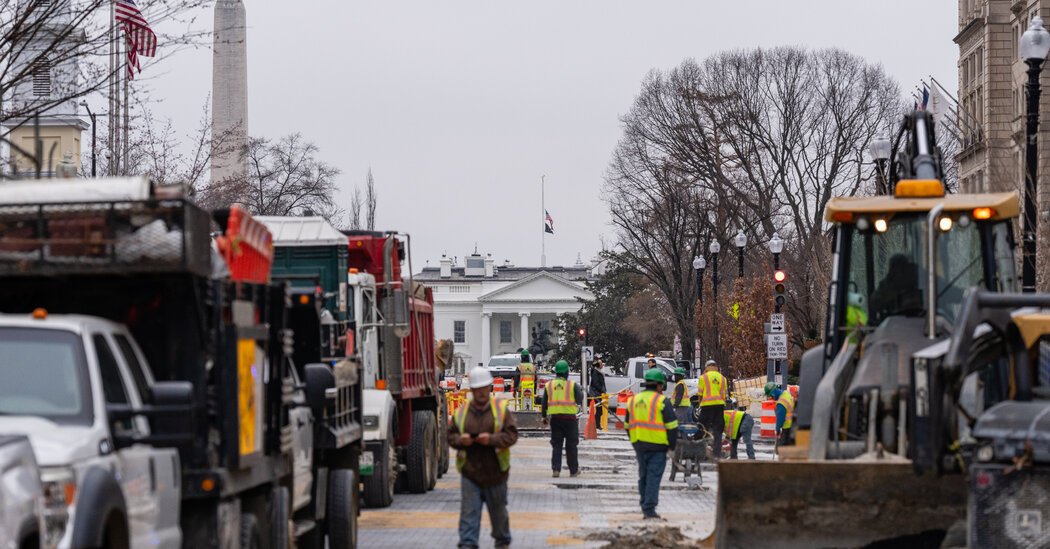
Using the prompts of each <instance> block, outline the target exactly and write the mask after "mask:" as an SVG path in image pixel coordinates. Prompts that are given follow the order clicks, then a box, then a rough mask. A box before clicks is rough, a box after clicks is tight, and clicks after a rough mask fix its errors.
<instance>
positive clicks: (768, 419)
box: [758, 400, 777, 438]
mask: <svg viewBox="0 0 1050 549" xmlns="http://www.w3.org/2000/svg"><path fill="white" fill-rule="evenodd" d="M758 436H759V437H761V438H776V437H777V403H776V401H775V400H766V401H764V402H762V428H761V430H760V431H759V433H758Z"/></svg>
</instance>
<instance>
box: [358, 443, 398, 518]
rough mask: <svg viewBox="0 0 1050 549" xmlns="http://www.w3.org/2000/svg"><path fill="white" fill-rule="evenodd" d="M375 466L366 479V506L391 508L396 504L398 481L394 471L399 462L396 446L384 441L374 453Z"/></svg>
mask: <svg viewBox="0 0 1050 549" xmlns="http://www.w3.org/2000/svg"><path fill="white" fill-rule="evenodd" d="M391 433H393V431H391ZM374 464H375V466H374V467H373V469H372V474H371V475H370V476H367V477H365V505H366V506H367V507H371V508H376V507H389V506H390V504H391V503H393V502H394V482H395V481H396V480H397V473H396V472H395V471H394V467H395V466H396V465H397V460H396V459H394V445H393V444H392V443H391V442H390V441H389V440H384V441H383V443H382V445H381V446H380V447H379V450H377V451H376V452H375V453H374Z"/></svg>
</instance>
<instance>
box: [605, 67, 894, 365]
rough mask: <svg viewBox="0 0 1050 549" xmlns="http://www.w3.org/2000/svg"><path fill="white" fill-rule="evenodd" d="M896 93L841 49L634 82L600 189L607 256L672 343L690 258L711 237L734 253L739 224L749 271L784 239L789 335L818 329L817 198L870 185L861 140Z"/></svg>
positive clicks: (885, 121)
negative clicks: (611, 240) (615, 241)
mask: <svg viewBox="0 0 1050 549" xmlns="http://www.w3.org/2000/svg"><path fill="white" fill-rule="evenodd" d="M899 96H900V93H899V89H898V87H897V85H896V84H895V83H894V82H893V81H892V80H891V79H890V78H889V77H887V76H886V75H885V73H884V71H883V70H882V68H881V67H879V66H876V65H872V64H870V63H867V62H865V61H864V60H863V59H860V58H858V57H856V56H853V55H850V54H848V53H845V52H842V51H839V50H820V51H806V50H803V49H799V48H778V49H774V50H761V49H759V50H752V51H736V52H726V53H721V54H717V55H714V56H712V57H710V58H708V59H707V60H705V61H703V62H702V63H697V62H695V61H692V60H686V61H685V62H683V63H682V64H681V65H679V66H678V67H675V68H674V69H672V70H669V71H666V72H661V71H652V72H650V73H649V74H648V75H647V76H646V78H645V80H644V81H643V82H642V87H641V92H640V93H639V95H638V96H637V97H636V99H635V102H634V104H633V106H632V108H631V110H630V112H629V113H628V114H627V115H625V116H624V117H623V120H622V124H623V137H622V138H621V141H620V143H619V144H618V146H617V148H616V151H615V153H614V155H613V160H612V162H611V163H610V168H609V171H608V173H607V175H606V195H607V197H608V198H607V200H608V202H609V205H610V210H611V213H612V217H613V225H614V226H615V227H616V228H617V235H618V237H619V247H620V252H619V253H620V254H621V255H624V256H625V257H626V258H627V259H628V264H629V265H633V266H634V268H635V269H637V271H638V272H639V273H640V274H643V275H644V276H646V278H648V279H649V280H650V281H652V283H653V284H654V285H655V286H656V287H657V288H659V289H660V291H662V292H663V293H664V295H665V297H666V299H667V302H668V305H669V307H670V308H671V310H672V312H673V313H674V316H675V319H676V323H677V324H678V326H679V330H680V333H681V335H682V338H683V340H684V341H692V338H693V336H694V334H695V333H696V329H697V323H696V322H694V317H695V315H696V314H697V312H696V309H695V308H694V307H693V304H694V302H695V299H696V298H695V281H694V272H693V270H692V267H691V265H690V263H691V261H692V257H693V255H694V254H704V253H705V251H706V249H707V244H708V243H710V242H711V241H712V240H717V241H720V243H722V244H723V248H724V249H726V250H729V249H735V248H733V247H732V246H727V244H729V243H728V242H727V240H728V239H729V237H731V235H733V234H735V233H736V232H737V230H743V231H744V233H745V234H746V236H748V241H749V243H750V246H751V247H752V248H753V249H755V252H756V253H749V255H750V256H752V258H751V260H750V261H751V269H752V270H755V269H760V270H765V269H768V259H769V256H768V255H767V254H768V252H765V251H764V248H765V243H766V242H767V241H768V239H769V237H770V236H772V234H773V232H779V234H780V235H781V236H782V237H785V238H786V239H787V240H788V246H787V249H786V253H785V257H784V262H785V265H786V266H787V267H788V268H789V270H790V271H791V273H792V284H791V289H792V293H791V296H792V297H793V300H792V301H791V302H790V306H789V307H788V309H787V311H788V312H789V314H790V315H792V319H793V323H794V324H795V326H794V329H793V330H792V335H793V336H796V337H797V338H798V342H801V340H802V339H803V338H808V337H811V336H812V334H813V332H815V331H817V330H818V329H819V327H820V325H821V323H820V319H821V318H822V315H823V304H824V302H825V297H826V291H827V282H828V276H829V275H828V273H826V272H825V271H823V270H822V268H821V265H826V264H827V262H826V261H825V262H822V261H820V258H821V257H823V256H824V255H826V254H827V252H828V249H829V246H828V239H827V233H826V228H827V225H826V223H825V222H824V217H823V216H824V208H825V205H826V204H827V201H828V200H829V199H830V198H831V197H832V196H836V195H852V194H857V193H859V192H864V190H865V189H866V188H868V186H869V181H870V179H871V178H872V177H873V171H872V170H871V159H870V158H868V156H867V148H868V144H869V143H870V141H871V140H872V138H874V137H875V136H877V135H880V134H883V135H884V134H887V133H888V129H889V126H890V125H891V124H895V123H896V122H897V116H898V115H899V114H900V112H901V108H900V107H901V102H900V97H899ZM822 254H823V255H822ZM755 256H758V257H757V259H756V257H755ZM708 259H709V260H710V258H708ZM726 271H728V269H723V276H722V277H720V278H721V279H722V280H723V281H724V280H725V279H726V278H727V277H726V276H725V273H726ZM708 284H709V286H708V288H710V282H709V283H708ZM726 289H728V288H726ZM723 295H725V292H723ZM722 309H723V307H720V306H718V305H715V306H714V307H713V308H709V309H707V310H706V311H709V312H705V313H704V314H713V315H716V316H723V315H724V312H725V311H723V310H722ZM711 325H712V326H718V325H719V323H718V322H714V323H711ZM702 326H703V323H701V327H702ZM703 339H705V340H706V341H713V333H712V334H704V337H703ZM686 347H688V346H686Z"/></svg>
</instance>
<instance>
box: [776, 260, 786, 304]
mask: <svg viewBox="0 0 1050 549" xmlns="http://www.w3.org/2000/svg"><path fill="white" fill-rule="evenodd" d="M785 282H787V273H785V272H784V271H782V270H780V269H777V270H775V271H773V302H774V303H776V306H777V311H779V310H780V307H782V306H783V305H784V303H785V302H786V301H787V296H785V295H784V290H785V286H784V283H785Z"/></svg>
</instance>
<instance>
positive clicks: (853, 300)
mask: <svg viewBox="0 0 1050 549" xmlns="http://www.w3.org/2000/svg"><path fill="white" fill-rule="evenodd" d="M846 300H847V301H846V331H847V332H849V342H850V343H856V342H857V341H858V335H857V334H856V333H854V331H855V330H856V329H857V328H859V327H861V326H867V325H868V313H867V311H865V310H864V296H862V295H860V294H859V293H857V292H849V293H848V294H847V297H846Z"/></svg>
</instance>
